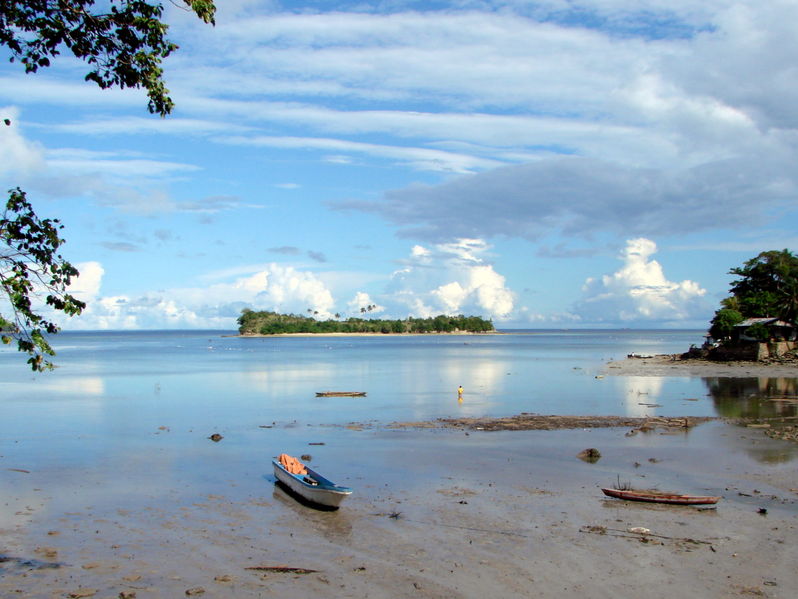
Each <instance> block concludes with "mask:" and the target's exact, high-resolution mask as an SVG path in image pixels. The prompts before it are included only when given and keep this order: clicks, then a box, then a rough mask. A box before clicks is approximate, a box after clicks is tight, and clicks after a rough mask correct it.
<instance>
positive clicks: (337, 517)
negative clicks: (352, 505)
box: [272, 481, 352, 541]
mask: <svg viewBox="0 0 798 599" xmlns="http://www.w3.org/2000/svg"><path fill="white" fill-rule="evenodd" d="M272 498H273V499H274V500H275V501H276V502H277V503H279V504H280V505H281V506H284V507H286V508H288V509H290V510H291V511H292V512H294V514H296V518H291V519H290V522H291V526H296V525H297V523H298V522H302V523H305V524H308V525H309V526H311V527H312V528H313V529H314V530H315V531H317V532H320V533H321V534H322V535H323V536H324V538H326V539H327V540H329V541H340V540H342V539H346V538H348V537H350V536H351V535H352V520H351V519H350V517H349V515H348V514H347V512H346V511H342V510H336V511H329V510H326V511H325V510H319V509H315V508H313V507H310V506H309V505H307V504H304V503H303V502H301V501H298V497H297V496H296V495H295V494H294V493H292V492H291V491H290V490H289V489H288V487H286V486H284V485H283V484H282V483H280V482H279V481H278V482H275V483H274V492H273V493H272Z"/></svg>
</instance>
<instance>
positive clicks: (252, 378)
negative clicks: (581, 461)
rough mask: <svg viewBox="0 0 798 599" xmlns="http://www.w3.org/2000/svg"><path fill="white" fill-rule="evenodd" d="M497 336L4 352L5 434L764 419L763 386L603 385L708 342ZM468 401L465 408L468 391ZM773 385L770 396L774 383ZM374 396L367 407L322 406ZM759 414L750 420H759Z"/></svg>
mask: <svg viewBox="0 0 798 599" xmlns="http://www.w3.org/2000/svg"><path fill="white" fill-rule="evenodd" d="M502 333H503V334H496V335H493V334H491V335H462V336H461V335H429V336H388V335H386V336H368V337H299V336H292V337H239V336H237V335H236V332H235V331H198V330H193V331H117V332H113V331H103V332H62V333H60V334H58V335H57V336H54V337H53V338H52V340H51V341H52V345H53V347H54V348H55V350H56V356H55V357H54V358H53V361H54V363H55V364H56V368H55V369H54V370H52V371H49V372H44V373H33V372H32V371H31V370H30V369H29V367H28V366H27V365H26V364H25V356H24V355H23V354H20V353H18V352H16V351H14V348H13V347H5V348H3V350H2V351H0V410H2V414H3V428H4V429H6V430H9V428H10V430H14V429H17V430H24V429H26V428H29V427H30V426H31V424H32V420H33V421H35V424H36V428H37V430H38V431H40V432H41V431H45V434H46V433H47V432H50V433H52V434H53V435H56V434H59V432H60V431H63V430H68V429H71V428H81V427H83V426H85V425H86V423H92V422H93V423H96V424H97V425H98V426H102V427H105V428H106V429H107V428H108V427H111V428H113V429H118V430H120V432H124V431H125V430H128V429H135V428H150V429H152V428H157V427H173V426H180V427H183V428H192V429H193V428H201V429H203V430H216V429H219V430H221V429H229V428H231V427H232V428H235V427H241V426H250V425H252V424H253V423H255V424H258V425H259V426H260V425H262V426H277V425H286V423H289V424H290V423H296V424H297V425H347V424H350V423H356V422H359V423H364V422H367V423H373V424H378V425H380V424H389V423H392V422H407V421H428V420H434V419H437V418H447V417H479V416H493V417H501V416H510V415H514V414H519V413H522V412H528V413H536V414H558V415H616V416H647V415H650V416H653V415H659V416H716V415H721V416H738V415H761V414H760V412H761V411H762V410H764V409H765V407H763V406H764V404H762V402H756V401H753V400H752V397H753V396H756V394H757V391H758V390H759V389H761V388H762V387H763V382H762V381H761V380H758V379H726V380H725V381H724V380H719V379H702V378H691V377H680V376H669V377H658V376H645V377H640V376H636V377H626V376H604V375H603V374H602V373H603V371H604V370H605V366H606V364H607V362H609V361H611V360H617V359H622V358H625V357H626V356H627V355H628V354H632V353H634V354H641V355H646V354H672V353H681V352H684V351H686V350H687V349H688V348H689V347H690V346H691V345H700V344H701V343H702V341H703V335H704V332H703V331H698V330H510V331H503V332H502ZM458 386H462V387H463V389H464V393H463V396H462V401H460V400H459V398H458V394H457V389H458ZM765 386H767V384H765ZM323 391H362V392H365V393H366V396H365V397H317V396H316V393H317V392H323ZM752 411H753V412H755V413H754V414H751V412H752Z"/></svg>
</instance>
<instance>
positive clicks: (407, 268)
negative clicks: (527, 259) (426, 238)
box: [386, 239, 515, 318]
mask: <svg viewBox="0 0 798 599" xmlns="http://www.w3.org/2000/svg"><path fill="white" fill-rule="evenodd" d="M489 250H490V246H489V245H488V244H487V243H486V242H485V241H484V240H481V239H458V240H456V241H454V242H451V243H442V244H437V245H433V246H431V247H424V246H421V245H417V246H414V247H413V248H412V250H411V252H410V256H409V258H407V260H406V261H405V265H404V268H402V269H400V270H398V271H396V272H395V273H394V274H393V276H392V279H391V283H390V285H389V287H388V290H387V293H386V298H391V300H392V302H394V303H395V307H394V306H392V307H391V310H392V311H394V310H395V311H397V312H398V311H400V310H403V311H404V312H405V313H404V314H403V315H407V314H412V315H414V316H421V317H429V316H435V315H437V314H441V313H444V314H458V313H461V312H462V313H468V314H478V315H486V316H490V317H495V318H503V317H506V316H508V315H509V314H510V313H511V312H512V310H513V305H514V299H515V298H514V295H513V293H512V291H511V290H510V289H509V288H508V287H507V285H506V281H505V278H504V276H502V275H501V274H499V273H497V272H496V271H495V270H494V268H493V265H492V264H489V263H487V262H486V259H485V254H486V253H487V252H488V251H489Z"/></svg>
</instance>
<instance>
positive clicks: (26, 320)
mask: <svg viewBox="0 0 798 599" xmlns="http://www.w3.org/2000/svg"><path fill="white" fill-rule="evenodd" d="M173 4H175V5H177V2H176V1H175V2H173ZM182 4H183V7H184V8H185V10H187V11H191V12H193V13H195V14H196V15H197V17H199V18H200V19H201V20H202V21H204V22H205V23H209V24H214V16H215V12H216V7H215V5H214V3H213V1H212V0H183V2H182ZM162 15H163V5H162V3H160V2H147V1H144V0H136V1H131V0H103V1H100V0H24V1H23V0H9V1H3V2H1V3H0V46H4V47H6V48H7V49H8V50H9V51H10V54H11V56H10V59H9V60H10V62H12V63H13V62H19V63H20V64H21V65H22V67H23V68H24V71H25V73H36V72H38V71H39V69H44V68H47V67H49V66H51V64H52V62H53V60H55V59H56V57H58V56H59V55H60V54H61V52H64V51H68V52H69V53H71V54H72V55H73V56H74V57H75V58H77V59H79V60H82V61H83V62H85V63H86V64H88V65H89V71H88V73H86V75H85V76H84V79H85V80H86V81H93V82H94V83H96V84H97V85H98V86H99V87H100V88H101V89H108V88H112V87H119V88H131V87H132V88H138V89H142V88H143V89H144V90H145V91H146V93H147V97H148V104H147V108H148V109H149V111H150V112H151V113H153V114H158V115H160V116H162V117H163V116H166V115H167V114H169V113H170V112H171V111H172V108H173V107H174V102H173V101H172V99H171V98H170V97H169V90H168V89H167V88H166V85H165V83H164V80H163V70H162V68H161V63H162V61H163V59H165V58H166V57H168V56H169V55H170V54H171V53H172V52H174V51H175V50H176V49H177V47H178V46H177V44H175V43H173V42H172V41H170V40H169V39H168V38H167V37H166V34H167V31H168V29H169V26H168V25H167V24H166V23H164V22H162V20H161V18H162ZM3 124H4V125H5V126H11V124H12V123H11V119H8V118H3ZM62 229H63V225H61V224H60V222H59V221H58V219H49V218H44V219H42V218H40V217H39V216H37V215H36V213H35V211H34V209H33V206H32V204H31V203H30V201H29V200H28V198H27V195H26V194H25V192H24V191H22V189H20V188H19V187H17V188H14V189H11V190H9V199H8V202H6V204H5V209H4V212H3V213H2V219H0V285H2V293H3V294H4V295H5V300H6V301H4V302H2V306H0V307H1V309H2V313H0V339H1V340H2V342H3V343H4V344H10V343H12V341H16V344H17V349H18V350H19V351H21V352H24V353H27V354H28V355H29V358H28V364H30V366H31V368H32V369H33V370H34V371H43V370H47V369H50V368H52V367H53V364H52V363H51V362H50V361H49V360H48V359H47V356H53V355H55V352H54V351H53V348H52V347H51V346H50V344H49V343H48V342H47V339H46V335H47V334H55V333H57V332H58V330H59V327H58V326H57V325H56V323H55V322H54V320H53V318H52V316H46V315H42V314H41V313H40V312H44V313H45V314H52V313H55V312H59V311H60V312H61V313H62V314H66V315H67V316H75V315H78V314H80V313H81V311H82V310H83V309H84V308H85V304H84V303H83V302H81V301H79V300H78V299H76V298H75V297H74V296H72V295H71V294H69V293H68V288H69V285H70V282H71V280H72V279H73V278H74V277H77V276H78V275H79V272H78V270H77V269H76V268H75V267H74V266H73V265H72V264H70V263H69V262H68V261H67V260H65V259H64V258H63V257H62V256H61V254H59V248H60V247H61V245H62V244H63V243H64V242H65V240H64V239H63V238H62V237H61V234H60V231H61V230H62ZM41 301H43V303H44V305H45V306H46V308H45V309H44V310H42V309H41V308H39V307H38V306H39V304H40V302H41Z"/></svg>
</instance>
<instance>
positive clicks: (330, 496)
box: [272, 460, 352, 508]
mask: <svg viewBox="0 0 798 599" xmlns="http://www.w3.org/2000/svg"><path fill="white" fill-rule="evenodd" d="M272 465H273V466H274V476H275V477H276V478H277V480H279V481H280V482H281V483H283V484H284V485H285V486H286V487H288V488H289V489H290V490H291V491H293V492H294V493H296V494H297V495H299V496H300V497H302V498H303V499H304V500H306V501H309V502H310V503H314V504H316V505H323V506H325V507H330V508H337V507H338V506H340V505H341V502H342V501H343V500H344V499H346V498H347V497H349V496H350V495H351V494H352V489H350V488H349V487H342V486H340V485H336V484H335V483H334V482H332V481H330V480H328V479H326V478H324V477H323V476H321V475H320V474H319V473H318V472H316V471H314V470H311V469H310V468H307V466H306V468H307V471H308V473H307V474H291V473H290V472H288V470H286V469H285V468H283V466H282V465H281V464H280V463H279V462H277V461H275V460H272ZM306 479H311V480H313V481H315V482H316V484H312V483H309V482H307V480H306Z"/></svg>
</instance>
